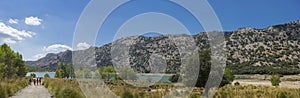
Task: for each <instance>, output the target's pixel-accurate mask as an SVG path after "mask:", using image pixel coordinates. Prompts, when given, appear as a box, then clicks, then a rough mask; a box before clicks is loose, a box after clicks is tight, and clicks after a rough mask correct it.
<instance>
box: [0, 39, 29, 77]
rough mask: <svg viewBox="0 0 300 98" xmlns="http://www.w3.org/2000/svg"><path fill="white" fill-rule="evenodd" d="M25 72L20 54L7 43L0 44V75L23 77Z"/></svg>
mask: <svg viewBox="0 0 300 98" xmlns="http://www.w3.org/2000/svg"><path fill="white" fill-rule="evenodd" d="M26 73H27V70H26V67H25V62H24V61H23V58H22V55H21V54H19V53H15V52H14V51H13V50H11V48H10V47H9V46H8V45H7V44H3V45H1V46H0V77H1V78H4V77H24V76H25V75H26Z"/></svg>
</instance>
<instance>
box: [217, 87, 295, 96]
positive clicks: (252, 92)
mask: <svg viewBox="0 0 300 98" xmlns="http://www.w3.org/2000/svg"><path fill="white" fill-rule="evenodd" d="M299 96H300V89H295V88H285V87H271V86H253V85H248V86H241V85H238V86H232V85H226V86H224V87H222V88H219V89H218V90H217V92H216V94H215V98H299Z"/></svg>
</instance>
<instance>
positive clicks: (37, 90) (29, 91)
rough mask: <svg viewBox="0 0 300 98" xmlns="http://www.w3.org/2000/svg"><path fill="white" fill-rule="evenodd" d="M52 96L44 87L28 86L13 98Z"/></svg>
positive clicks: (45, 97) (46, 97)
mask: <svg viewBox="0 0 300 98" xmlns="http://www.w3.org/2000/svg"><path fill="white" fill-rule="evenodd" d="M51 96H52V95H51V94H50V93H49V91H48V90H47V89H46V88H45V87H44V86H41V85H39V86H33V85H30V86H27V87H26V88H24V89H22V90H20V91H19V92H18V93H16V94H15V96H12V97H11V98H52V97H51Z"/></svg>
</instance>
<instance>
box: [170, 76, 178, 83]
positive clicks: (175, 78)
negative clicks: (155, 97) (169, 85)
mask: <svg viewBox="0 0 300 98" xmlns="http://www.w3.org/2000/svg"><path fill="white" fill-rule="evenodd" d="M179 77H180V75H179V74H175V75H172V76H171V77H169V81H171V82H173V83H175V82H178V79H179Z"/></svg>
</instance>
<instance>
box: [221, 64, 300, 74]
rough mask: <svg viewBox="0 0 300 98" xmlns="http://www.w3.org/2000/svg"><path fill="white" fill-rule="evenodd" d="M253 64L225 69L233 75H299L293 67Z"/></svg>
mask: <svg viewBox="0 0 300 98" xmlns="http://www.w3.org/2000/svg"><path fill="white" fill-rule="evenodd" d="M253 63H254V62H243V63H238V64H233V65H228V66H227V67H228V68H230V69H231V70H233V73H234V74H270V75H271V74H276V73H278V74H282V75H294V74H299V73H300V69H298V68H294V67H288V66H289V65H285V66H286V67H284V66H282V67H281V68H276V67H272V66H252V65H253Z"/></svg>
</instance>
